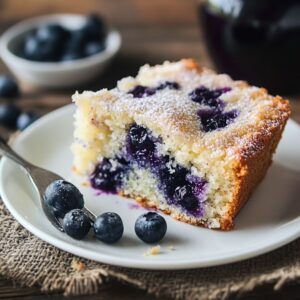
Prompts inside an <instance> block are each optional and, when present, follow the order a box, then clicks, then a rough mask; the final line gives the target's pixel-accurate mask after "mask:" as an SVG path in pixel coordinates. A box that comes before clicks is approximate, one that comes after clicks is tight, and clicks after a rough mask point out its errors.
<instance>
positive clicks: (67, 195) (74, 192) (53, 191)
mask: <svg viewBox="0 0 300 300" xmlns="http://www.w3.org/2000/svg"><path fill="white" fill-rule="evenodd" d="M44 201H45V204H46V205H47V206H48V208H49V210H50V212H52V213H53V214H54V215H55V216H56V217H59V218H63V217H64V216H65V214H66V213H67V212H69V211H70V210H72V209H75V208H79V209H81V208H83V205H84V200H83V195H82V194H81V193H80V191H79V190H78V189H77V187H76V186H75V185H73V184H72V183H70V182H67V181H65V180H62V179H60V180H55V181H53V182H52V183H50V184H49V185H48V187H47V188H46V191H45V194H44Z"/></svg>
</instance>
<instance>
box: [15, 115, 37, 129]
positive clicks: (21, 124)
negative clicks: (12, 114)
mask: <svg viewBox="0 0 300 300" xmlns="http://www.w3.org/2000/svg"><path fill="white" fill-rule="evenodd" d="M37 119H38V116H37V115H36V114H35V113H32V112H23V113H21V114H20V115H19V117H18V119H17V128H18V129H19V130H24V129H25V128H26V127H28V126H29V125H31V124H32V123H33V122H34V121H36V120H37Z"/></svg>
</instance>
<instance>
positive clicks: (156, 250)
mask: <svg viewBox="0 0 300 300" xmlns="http://www.w3.org/2000/svg"><path fill="white" fill-rule="evenodd" d="M159 253H160V246H159V245H157V246H154V247H151V248H149V249H148V250H147V251H146V252H145V254H144V255H145V256H150V255H157V254H159Z"/></svg>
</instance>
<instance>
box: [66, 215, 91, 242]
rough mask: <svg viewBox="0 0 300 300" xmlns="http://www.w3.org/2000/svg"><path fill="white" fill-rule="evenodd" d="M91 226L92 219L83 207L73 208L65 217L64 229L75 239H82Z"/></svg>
mask: <svg viewBox="0 0 300 300" xmlns="http://www.w3.org/2000/svg"><path fill="white" fill-rule="evenodd" d="M90 228H91V220H90V218H89V217H88V216H87V215H86V214H85V213H84V211H82V210H81V209H72V210H71V211H69V212H68V213H66V214H65V216H64V218H63V229H64V231H65V233H66V234H67V235H69V236H70V237H72V238H73V239H76V240H82V239H83V238H85V236H86V235H87V234H88V232H89V230H90Z"/></svg>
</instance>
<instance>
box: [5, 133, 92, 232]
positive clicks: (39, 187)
mask: <svg viewBox="0 0 300 300" xmlns="http://www.w3.org/2000/svg"><path fill="white" fill-rule="evenodd" d="M0 154H1V155H2V156H6V157H8V158H10V159H11V160H13V161H14V162H15V163H17V164H18V165H19V166H21V168H22V169H23V170H24V171H25V172H26V174H27V175H28V176H29V179H30V181H31V183H32V184H33V186H34V188H35V190H36V192H37V194H38V196H39V200H40V204H41V206H42V209H43V211H44V213H45V215H46V216H47V218H48V220H49V221H50V222H51V223H52V225H53V226H55V227H56V228H57V229H58V230H60V231H62V232H63V231H64V229H63V227H62V224H61V222H60V220H59V219H58V218H57V217H56V216H55V215H54V214H53V213H52V212H51V211H50V210H49V209H48V207H47V205H46V204H45V202H44V199H43V197H44V193H45V190H46V188H47V186H48V185H49V184H50V183H52V182H53V181H55V180H59V179H62V180H64V178H62V177H60V176H59V175H57V174H55V173H53V172H50V171H48V170H45V169H42V168H39V167H37V166H35V165H33V164H31V163H29V162H28V161H26V160H25V159H24V158H22V157H21V156H20V155H18V154H17V153H16V152H15V151H14V150H12V149H11V147H10V146H8V144H7V143H6V142H5V141H4V140H3V139H2V138H1V137H0ZM83 211H84V212H85V213H86V214H87V215H88V216H89V218H90V219H91V220H92V221H94V220H95V218H96V216H95V215H94V214H93V213H92V212H91V211H90V210H89V209H87V208H86V207H83Z"/></svg>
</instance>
